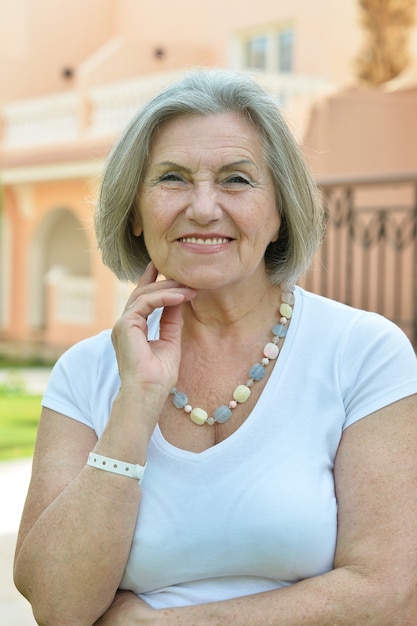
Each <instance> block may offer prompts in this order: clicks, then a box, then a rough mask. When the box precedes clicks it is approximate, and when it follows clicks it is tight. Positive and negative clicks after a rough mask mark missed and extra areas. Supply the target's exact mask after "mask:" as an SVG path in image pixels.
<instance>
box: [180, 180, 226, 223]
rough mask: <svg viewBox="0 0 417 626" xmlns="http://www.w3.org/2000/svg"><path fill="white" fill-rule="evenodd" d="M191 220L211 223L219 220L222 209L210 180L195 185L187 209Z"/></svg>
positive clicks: (187, 214)
mask: <svg viewBox="0 0 417 626" xmlns="http://www.w3.org/2000/svg"><path fill="white" fill-rule="evenodd" d="M186 216H187V218H188V219H189V220H192V221H194V222H197V223H198V224H202V225H204V224H209V223H210V222H215V221H217V220H219V219H220V218H221V216H222V209H221V207H220V205H219V203H218V198H217V197H216V190H215V189H214V188H213V186H212V185H211V184H210V183H209V182H201V183H198V184H195V185H194V189H193V194H192V197H191V198H190V202H189V204H188V206H187V209H186Z"/></svg>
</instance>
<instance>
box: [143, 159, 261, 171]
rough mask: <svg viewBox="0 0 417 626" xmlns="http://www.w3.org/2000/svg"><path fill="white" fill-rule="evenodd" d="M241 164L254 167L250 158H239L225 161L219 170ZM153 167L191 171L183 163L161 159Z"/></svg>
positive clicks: (225, 169)
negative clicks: (228, 161) (229, 161)
mask: <svg viewBox="0 0 417 626" xmlns="http://www.w3.org/2000/svg"><path fill="white" fill-rule="evenodd" d="M241 165H251V166H252V167H255V168H256V164H255V163H254V162H253V161H251V160H250V159H240V160H239V161H233V162H232V163H226V164H225V165H222V166H221V168H220V169H219V172H227V171H229V170H233V169H235V168H237V167H240V166H241ZM154 167H155V168H157V169H158V168H162V167H163V168H165V167H172V168H175V169H180V170H183V171H184V172H191V170H190V169H189V168H188V167H185V166H184V165H181V164H180V163H175V162H174V161H161V162H160V163H155V166H154Z"/></svg>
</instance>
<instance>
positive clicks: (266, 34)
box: [239, 24, 294, 72]
mask: <svg viewBox="0 0 417 626" xmlns="http://www.w3.org/2000/svg"><path fill="white" fill-rule="evenodd" d="M239 49H240V53H239V57H240V59H239V67H241V68H251V69H252V68H253V69H257V70H263V71H265V72H293V71H294V30H293V29H292V28H291V27H289V26H288V25H287V24H285V26H284V25H281V26H270V27H267V28H265V29H264V30H263V31H259V30H258V31H256V32H255V33H253V34H247V35H244V36H240V37H239Z"/></svg>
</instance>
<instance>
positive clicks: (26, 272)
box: [0, 0, 417, 626]
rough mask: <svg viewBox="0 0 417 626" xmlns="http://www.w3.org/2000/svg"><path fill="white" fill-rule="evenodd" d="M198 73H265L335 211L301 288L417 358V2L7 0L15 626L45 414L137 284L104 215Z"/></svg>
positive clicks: (4, 209) (8, 601)
mask: <svg viewBox="0 0 417 626" xmlns="http://www.w3.org/2000/svg"><path fill="white" fill-rule="evenodd" d="M195 67H227V68H233V69H236V70H240V71H243V72H250V73H251V74H253V75H254V76H255V78H256V80H257V81H258V82H259V83H260V84H261V85H262V86H263V87H264V88H265V89H266V90H268V91H269V92H270V93H271V94H272V95H273V96H274V97H275V98H276V100H277V103H278V104H279V105H280V106H281V107H282V109H283V111H284V114H285V117H286V119H287V120H288V123H289V125H290V127H291V128H292V130H293V132H294V134H295V136H296V137H297V139H298V141H299V142H300V144H301V146H302V148H303V150H304V152H305V154H306V156H307V158H308V160H309V163H310V165H311V168H312V171H313V173H314V176H315V178H316V180H317V183H318V185H319V186H320V189H321V191H322V194H323V198H324V201H325V202H326V203H327V206H328V210H329V224H328V230H327V235H326V238H325V241H324V243H323V246H322V248H321V250H320V251H319V253H318V254H317V257H316V258H315V260H314V263H313V267H312V269H311V271H310V272H309V273H308V274H307V275H306V276H304V277H303V278H302V280H301V281H300V284H301V285H303V286H305V287H307V288H308V289H311V290H313V291H316V292H318V293H321V294H323V295H327V296H329V297H332V298H335V299H337V300H340V301H343V302H346V303H348V304H352V305H354V306H357V307H360V308H364V309H369V310H373V311H377V312H379V313H382V314H383V315H385V316H387V317H388V318H390V319H392V320H393V321H394V322H396V323H397V324H398V325H399V326H401V327H402V328H403V330H404V331H405V332H406V333H407V335H408V336H409V338H410V340H411V341H412V342H413V344H414V346H416V347H417V123H416V121H417V22H416V0H337V2H336V1H335V0H314V2H312V1H311V0H256V2H249V1H248V0H246V1H245V0H210V1H209V2H200V1H199V0H175V2H170V1H169V0H152V1H150V0H71V2H68V1H67V0H0V461H1V462H0V497H1V501H2V514H1V516H0V623H1V624H4V625H5V626H30V625H33V624H34V623H35V622H34V620H33V617H32V615H31V610H30V607H29V605H28V604H27V603H26V601H25V600H24V599H23V598H22V597H21V596H19V594H18V592H17V591H16V590H15V589H14V587H13V582H12V574H11V570H12V560H13V551H14V545H15V541H16V531H17V527H18V523H19V518H20V514H21V510H22V506H23V501H24V497H25V492H26V489H27V485H28V481H29V477H30V459H31V454H32V451H33V445H34V440H35V434H36V428H37V420H38V415H39V405H40V397H41V394H42V392H43V389H44V386H45V384H46V380H47V377H48V375H49V372H50V367H51V365H52V364H53V362H54V361H55V360H56V358H57V357H58V356H59V354H61V353H62V352H63V351H64V350H65V349H66V348H68V347H69V346H70V345H72V344H73V343H74V342H76V341H78V340H80V339H83V338H85V337H87V336H90V335H92V334H94V333H96V332H99V331H100V330H102V329H104V328H108V327H111V326H112V325H113V323H114V321H115V320H116V319H117V317H118V315H119V314H120V312H121V311H122V309H123V307H124V303H125V300H126V298H127V295H128V293H129V291H130V290H131V288H132V286H131V285H126V284H122V283H120V282H119V281H118V280H117V279H116V278H115V277H114V276H113V275H112V274H111V273H110V272H109V270H107V269H106V268H105V267H103V265H102V263H101V258H100V254H99V253H98V252H97V250H96V244H95V239H94V233H93V229H92V221H93V219H92V218H93V211H94V202H95V198H96V194H97V189H98V185H99V180H100V173H101V171H102V167H103V163H104V160H105V158H106V155H107V154H108V152H109V150H110V147H111V145H112V143H113V142H114V140H115V139H116V138H117V136H118V135H119V133H120V132H121V130H122V129H123V127H124V125H125V124H126V123H127V122H128V121H129V119H130V118H131V117H132V116H133V115H134V113H135V112H136V110H137V109H138V108H139V107H140V106H141V105H142V104H143V103H144V102H145V101H146V100H147V99H149V98H150V97H151V96H152V95H153V94H154V93H156V92H157V91H159V90H160V89H161V88H162V87H163V86H165V85H168V84H169V83H171V82H173V81H175V80H177V79H178V78H180V77H181V75H182V74H183V73H184V72H186V71H187V70H189V69H191V68H195Z"/></svg>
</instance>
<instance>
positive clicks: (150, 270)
mask: <svg viewBox="0 0 417 626" xmlns="http://www.w3.org/2000/svg"><path fill="white" fill-rule="evenodd" d="M157 278H158V270H157V269H156V267H155V265H154V264H153V263H152V261H151V262H150V263H148V265H147V267H146V270H145V271H144V272H143V274H142V276H141V277H140V278H139V280H138V283H137V287H140V286H141V285H149V284H150V283H154V282H155V281H156V279H157Z"/></svg>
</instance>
